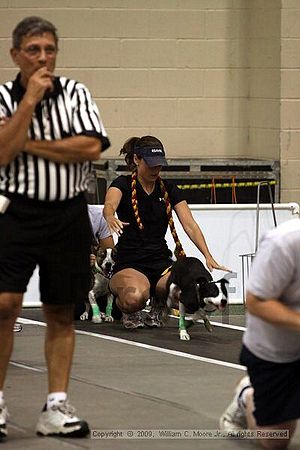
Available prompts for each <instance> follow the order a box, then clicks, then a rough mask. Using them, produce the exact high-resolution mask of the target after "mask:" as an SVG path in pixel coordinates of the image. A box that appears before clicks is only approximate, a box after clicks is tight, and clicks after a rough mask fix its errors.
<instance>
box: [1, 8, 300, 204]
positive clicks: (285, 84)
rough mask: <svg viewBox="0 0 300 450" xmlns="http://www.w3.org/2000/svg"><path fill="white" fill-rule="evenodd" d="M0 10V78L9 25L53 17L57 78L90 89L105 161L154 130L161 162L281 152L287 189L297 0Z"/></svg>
mask: <svg viewBox="0 0 300 450" xmlns="http://www.w3.org/2000/svg"><path fill="white" fill-rule="evenodd" d="M0 14H1V19H2V20H1V28H0V52H1V59H0V82H3V81H5V80H7V79H10V78H11V77H13V76H14V74H15V68H14V67H13V64H12V62H11V60H10V57H9V54H8V51H9V48H10V35H11V31H12V29H13V27H14V26H15V24H16V23H17V22H18V21H19V20H21V19H22V18H23V17H25V16H27V15H32V14H34V15H41V16H43V17H45V18H48V19H49V20H51V21H52V22H54V23H55V24H56V26H57V28H58V31H59V35H60V51H59V55H58V61H57V73H61V74H63V75H66V76H68V77H72V78H75V79H78V80H81V81H82V82H84V83H86V84H87V85H88V87H89V88H90V90H91V92H92V94H93V96H94V98H95V99H96V101H97V103H98V105H99V108H100V110H101V114H102V118H103V121H104V123H105V126H106V128H107V130H108V133H109V136H110V138H111V141H112V147H111V149H110V150H108V151H107V153H106V154H107V156H109V157H113V156H117V155H118V152H119V149H120V147H121V145H122V143H123V142H124V140H125V139H127V138H128V137H130V136H133V135H137V136H140V135H143V134H154V135H156V136H158V137H159V138H161V139H162V141H163V142H164V143H165V146H166V149H167V153H168V156H169V157H172V158H174V157H183V158H188V157H190V158H195V157H204V158H206V157H212V158H218V157H221V158H234V157H237V158H239V157H241V158H262V159H280V158H282V157H283V158H284V159H283V173H285V170H286V173H288V176H287V177H286V181H285V178H284V176H283V181H282V191H283V193H284V196H285V197H284V198H292V197H293V193H297V192H296V191H297V186H298V184H297V183H298V181H297V177H295V179H294V177H293V176H292V174H293V170H294V168H295V167H296V165H295V164H297V152H296V148H297V142H298V140H299V136H298V134H297V131H296V129H297V124H298V120H297V117H299V114H298V109H299V108H300V107H299V105H298V100H297V95H298V98H299V93H298V91H297V89H298V90H299V89H300V82H299V80H298V76H297V61H298V60H299V56H298V53H299V52H298V51H297V50H298V48H299V46H300V44H299V42H300V41H299V39H298V38H299V36H298V34H299V32H298V29H300V27H299V26H298V21H299V20H300V19H299V14H300V5H298V0H251V1H250V0H73V1H72V2H70V1H69V0H47V1H46V0H0ZM281 64H283V66H282V68H281ZM298 66H299V64H298ZM282 95H284V97H286V98H283V99H282ZM290 156H291V158H290ZM285 168H286V169H285ZM288 168H289V169H288ZM288 170H290V171H291V173H290V172H288ZM291 176H292V179H291V180H289V177H291ZM289 182H291V183H294V185H293V187H291V188H289Z"/></svg>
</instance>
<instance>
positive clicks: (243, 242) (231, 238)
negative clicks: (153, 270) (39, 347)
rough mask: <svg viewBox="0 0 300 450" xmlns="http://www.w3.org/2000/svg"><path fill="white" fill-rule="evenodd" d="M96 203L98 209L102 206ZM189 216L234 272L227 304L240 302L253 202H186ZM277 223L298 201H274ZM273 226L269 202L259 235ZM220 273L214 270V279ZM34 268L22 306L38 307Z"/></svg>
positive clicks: (191, 250)
mask: <svg viewBox="0 0 300 450" xmlns="http://www.w3.org/2000/svg"><path fill="white" fill-rule="evenodd" d="M98 206H99V212H100V211H101V210H102V208H103V206H102V205H98ZM190 208H191V210H192V213H193V216H194V218H195V220H196V222H197V223H198V224H199V226H200V228H201V229H202V231H203V234H204V236H205V239H206V242H207V244H208V247H209V249H210V251H211V254H212V255H213V257H214V258H215V259H216V261H218V262H219V263H220V264H222V265H224V266H226V267H228V268H230V269H231V270H233V271H234V272H235V273H234V274H233V278H232V279H231V280H230V303H242V277H241V258H240V257H239V255H241V254H245V253H253V252H254V250H255V239H256V204H242V205H190ZM274 208H275V212H276V219H277V223H278V224H280V223H282V222H285V221H286V220H289V219H291V218H297V219H299V205H298V203H275V204H274ZM174 221H175V226H176V230H177V233H178V235H179V238H180V240H181V242H182V245H183V248H184V250H185V252H186V254H187V255H188V256H197V257H198V258H200V259H201V260H202V261H203V262H204V259H203V257H202V255H201V254H200V252H199V251H198V249H197V248H196V247H195V245H194V244H193V243H192V242H191V241H190V240H189V238H188V237H187V235H186V234H185V232H184V231H183V229H182V227H181V225H180V223H179V222H178V219H177V217H176V214H174ZM273 227H274V221H273V215H272V210H271V206H270V205H269V204H261V205H260V214H259V236H261V235H262V233H263V232H265V231H266V230H269V229H271V228H273ZM166 239H167V242H168V245H169V248H170V249H171V250H173V249H174V241H173V238H172V236H171V233H170V232H169V231H168V233H167V236H166ZM222 275H224V272H221V271H217V270H214V272H213V277H214V279H219V278H221V277H222ZM39 298H40V294H39V287H38V270H37V269H36V270H35V272H34V274H33V276H32V278H31V280H30V283H29V285H28V288H27V292H26V293H25V296H24V306H39V305H40V300H39Z"/></svg>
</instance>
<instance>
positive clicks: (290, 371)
mask: <svg viewBox="0 0 300 450" xmlns="http://www.w3.org/2000/svg"><path fill="white" fill-rule="evenodd" d="M240 362H241V364H243V365H244V366H246V367H247V369H248V374H249V377H250V380H251V384H252V386H253V388H254V403H255V411H254V416H255V418H256V422H257V425H260V426H268V425H275V424H280V423H283V422H286V421H291V420H297V419H298V418H299V417H300V359H299V360H297V361H294V362H290V363H274V362H270V361H265V360H263V359H260V358H258V357H256V356H255V355H253V353H251V352H250V351H249V350H248V349H247V347H245V346H243V348H242V351H241V355H240Z"/></svg>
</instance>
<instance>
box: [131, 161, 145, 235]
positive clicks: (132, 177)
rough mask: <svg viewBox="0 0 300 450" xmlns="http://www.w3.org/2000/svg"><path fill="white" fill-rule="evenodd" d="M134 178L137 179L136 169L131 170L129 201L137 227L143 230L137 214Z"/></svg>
mask: <svg viewBox="0 0 300 450" xmlns="http://www.w3.org/2000/svg"><path fill="white" fill-rule="evenodd" d="M136 179H137V171H136V169H134V170H133V171H132V172H131V203H132V207H133V212H134V216H135V220H136V222H137V224H138V227H139V229H140V230H143V229H144V225H143V223H142V221H141V218H140V215H139V209H138V201H137V195H136Z"/></svg>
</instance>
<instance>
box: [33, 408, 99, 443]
mask: <svg viewBox="0 0 300 450" xmlns="http://www.w3.org/2000/svg"><path fill="white" fill-rule="evenodd" d="M36 432H37V434H39V435H42V436H62V437H74V438H81V437H85V436H87V435H88V434H89V432H90V429H89V426H88V424H87V422H85V421H84V420H80V419H79V418H78V417H77V416H75V408H73V406H71V405H70V404H69V403H68V402H67V401H60V402H59V403H58V404H56V405H53V406H51V407H50V408H47V404H46V405H45V406H44V409H43V411H42V413H41V415H40V417H39V420H38V423H37V426H36Z"/></svg>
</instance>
